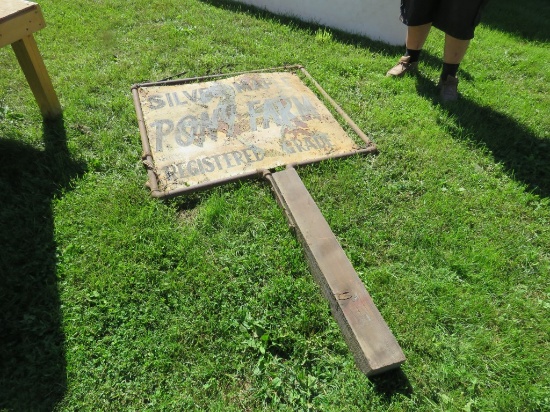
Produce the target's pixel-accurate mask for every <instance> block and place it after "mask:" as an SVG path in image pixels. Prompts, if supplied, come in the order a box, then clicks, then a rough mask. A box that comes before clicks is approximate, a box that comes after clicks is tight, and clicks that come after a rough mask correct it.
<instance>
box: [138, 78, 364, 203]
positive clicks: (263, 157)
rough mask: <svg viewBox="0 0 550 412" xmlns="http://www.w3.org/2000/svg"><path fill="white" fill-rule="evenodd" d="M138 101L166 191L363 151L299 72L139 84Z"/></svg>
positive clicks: (148, 148) (150, 160) (147, 144)
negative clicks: (298, 74) (200, 80)
mask: <svg viewBox="0 0 550 412" xmlns="http://www.w3.org/2000/svg"><path fill="white" fill-rule="evenodd" d="M134 100H135V103H136V112H137V113H138V118H140V120H141V121H140V131H141V133H142V143H143V144H144V150H145V152H146V153H147V155H148V156H147V157H146V159H145V161H146V162H147V166H148V169H150V170H151V172H152V174H150V178H152V176H153V175H154V178H155V179H156V180H157V181H156V186H157V191H158V192H160V193H161V195H162V194H163V193H164V194H166V193H173V192H178V191H181V190H186V189H187V188H191V187H193V186H196V187H201V186H204V185H209V184H211V183H214V182H223V181H228V180H235V179H237V178H240V177H244V176H249V175H252V174H255V173H256V171H258V170H265V169H273V168H275V167H278V166H284V165H288V164H304V163H313V162H315V161H320V160H323V159H326V158H328V157H341V156H344V155H347V156H349V155H350V154H353V153H359V152H361V147H359V146H358V145H357V144H356V143H355V142H354V141H353V140H352V139H351V138H350V137H349V136H348V135H347V133H346V132H345V131H344V130H343V128H342V127H341V125H340V124H339V123H338V121H336V119H335V118H334V117H333V116H332V114H331V113H330V111H329V110H328V109H327V108H326V107H325V105H324V104H323V103H322V102H321V101H320V100H319V99H318V98H317V96H316V95H315V94H314V93H313V92H312V91H311V90H310V89H309V88H308V87H307V86H306V85H305V84H304V83H303V82H302V81H301V79H300V78H299V77H298V76H297V75H296V74H295V73H293V72H288V71H287V72H284V71H283V72H272V73H262V72H253V73H244V74H240V75H237V76H234V77H230V78H221V79H215V80H211V81H206V82H201V83H195V82H193V83H174V82H166V83H165V84H163V83H155V84H150V85H141V86H139V85H138V86H136V87H135V89H134ZM138 105H139V107H137V106H138ZM151 166H152V167H151ZM153 186H154V185H153Z"/></svg>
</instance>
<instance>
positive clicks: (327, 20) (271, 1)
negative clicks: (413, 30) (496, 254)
mask: <svg viewBox="0 0 550 412" xmlns="http://www.w3.org/2000/svg"><path fill="white" fill-rule="evenodd" d="M237 1H239V2H241V3H245V4H249V5H253V6H256V7H259V8H262V9H266V10H268V11H270V12H272V13H277V14H282V15H286V16H292V17H296V18H299V19H301V20H304V21H308V22H313V23H317V24H322V25H324V26H328V27H333V28H335V29H339V30H342V31H345V32H348V33H353V34H360V35H363V36H366V37H369V38H371V39H373V40H380V41H383V42H385V43H388V44H392V45H402V44H405V33H406V27H405V25H404V24H403V23H401V22H400V21H399V4H400V2H399V0H340V1H339V0H237Z"/></svg>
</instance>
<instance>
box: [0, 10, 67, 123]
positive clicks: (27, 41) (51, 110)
mask: <svg viewBox="0 0 550 412" xmlns="http://www.w3.org/2000/svg"><path fill="white" fill-rule="evenodd" d="M45 26H46V22H45V20H44V16H43V15H42V11H41V10H40V6H39V5H38V4H36V3H32V2H30V1H25V0H1V1H0V47H4V46H7V45H8V44H11V46H12V48H13V51H14V52H15V55H16V57H17V60H18V61H19V65H20V66H21V69H22V70H23V73H24V74H25V77H26V78H27V82H28V83H29V86H30V88H31V90H32V92H33V94H34V97H35V99H36V102H37V103H38V106H39V107H40V111H41V113H42V116H43V117H47V118H54V117H57V116H59V115H60V114H61V105H60V104H59V100H58V98H57V95H56V94H55V90H54V88H53V85H52V81H51V79H50V76H49V75H48V71H47V70H46V66H45V65H44V61H43V60H42V56H40V52H39V51H38V46H37V45H36V41H35V40H34V37H33V33H34V32H36V31H38V30H40V29H43V28H44V27H45Z"/></svg>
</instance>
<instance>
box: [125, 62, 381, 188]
mask: <svg viewBox="0 0 550 412" xmlns="http://www.w3.org/2000/svg"><path fill="white" fill-rule="evenodd" d="M277 71H285V72H300V73H302V74H303V75H304V77H305V78H306V79H308V80H309V82H310V83H311V84H313V85H314V86H315V88H316V89H317V91H318V92H319V93H320V94H321V95H322V96H323V97H324V99H325V100H326V101H328V102H329V103H330V105H331V106H332V108H333V109H334V110H335V111H336V112H337V113H338V114H339V115H340V116H341V117H342V119H343V120H344V122H345V123H346V124H347V125H348V126H349V127H350V128H351V130H353V131H354V133H355V134H356V135H357V136H358V137H359V138H360V139H361V140H362V141H363V142H364V143H365V147H364V148H357V149H354V150H349V151H346V152H339V153H337V154H327V155H326V156H317V157H316V158H314V159H303V160H300V161H297V162H292V163H288V164H287V165H290V166H302V165H306V164H311V163H317V162H320V161H323V160H326V159H334V158H341V157H348V156H352V155H356V154H368V153H377V148H376V146H375V144H374V143H373V142H372V141H371V140H370V139H369V138H368V136H367V135H366V134H365V133H364V132H363V131H362V130H361V129H360V128H359V127H358V126H357V125H356V124H355V123H354V122H353V120H352V119H351V118H350V117H349V116H348V115H347V114H346V113H345V112H344V110H343V109H342V108H341V107H340V106H339V105H338V104H337V103H336V102H335V101H334V100H333V99H332V98H331V97H330V96H329V95H328V93H327V92H326V91H325V90H324V89H323V88H322V87H321V86H320V85H319V83H317V81H315V79H314V78H313V77H312V76H311V75H310V74H309V73H308V72H307V70H306V69H305V68H304V67H303V66H301V65H292V66H283V67H275V68H270V69H264V70H252V71H247V72H238V73H228V74H216V75H210V76H201V77H191V78H186V79H177V80H166V81H158V82H150V83H140V84H136V85H134V86H132V96H133V101H134V106H135V110H136V116H137V119H138V125H139V131H140V135H141V143H142V148H143V153H142V162H143V165H144V166H145V168H146V169H147V174H148V182H147V186H148V187H149V188H150V189H151V195H152V196H153V197H156V198H170V197H174V196H178V195H180V194H183V193H190V192H194V191H199V190H205V189H208V188H211V187H214V186H219V185H222V184H225V183H229V182H232V181H236V180H241V179H245V178H252V177H262V176H264V175H265V173H266V172H269V170H268V168H258V169H255V170H248V171H246V172H244V173H241V174H239V175H236V176H226V177H223V178H218V179H213V180H209V181H206V182H202V183H197V184H193V185H190V186H184V187H177V188H175V189H168V190H166V189H164V188H162V187H161V185H160V184H159V176H158V174H157V172H156V171H155V170H156V169H155V158H154V151H153V150H152V147H151V143H150V136H149V132H148V127H147V125H146V120H145V114H144V108H143V106H142V104H143V102H142V100H141V96H140V91H141V90H143V89H145V88H152V87H157V86H179V85H186V84H192V83H199V82H207V81H216V80H219V79H225V78H231V77H235V76H239V75H247V74H256V73H258V74H259V73H270V72H277ZM338 123H340V122H338Z"/></svg>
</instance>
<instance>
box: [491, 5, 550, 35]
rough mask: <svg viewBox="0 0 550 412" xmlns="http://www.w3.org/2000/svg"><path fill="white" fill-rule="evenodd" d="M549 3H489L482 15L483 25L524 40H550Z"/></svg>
mask: <svg viewBox="0 0 550 412" xmlns="http://www.w3.org/2000/svg"><path fill="white" fill-rule="evenodd" d="M549 15H550V2H549V1H548V0H522V1H517V0H499V1H489V4H488V5H487V8H486V9H485V11H484V13H483V18H482V22H483V24H485V25H487V26H489V27H491V28H493V29H497V30H500V31H502V32H506V33H511V34H514V35H516V36H520V37H523V38H524V39H526V40H531V41H540V42H547V41H548V40H550V25H549V24H548V16H549Z"/></svg>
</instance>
